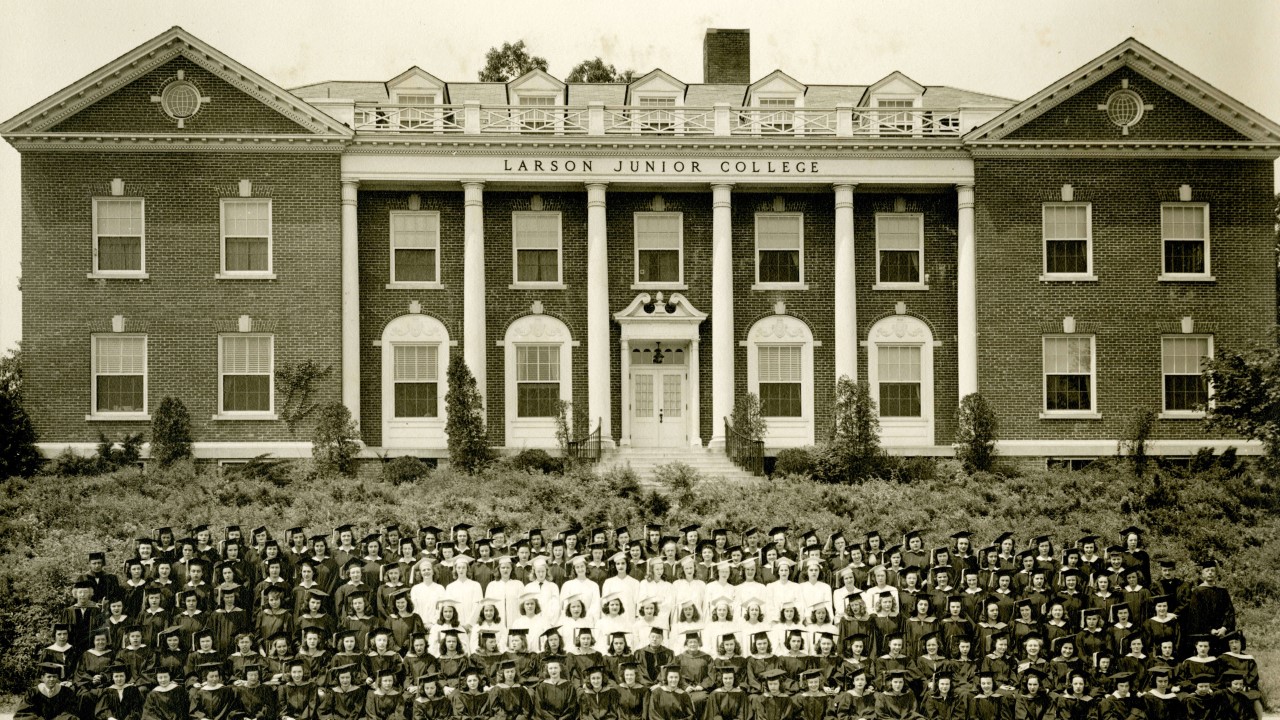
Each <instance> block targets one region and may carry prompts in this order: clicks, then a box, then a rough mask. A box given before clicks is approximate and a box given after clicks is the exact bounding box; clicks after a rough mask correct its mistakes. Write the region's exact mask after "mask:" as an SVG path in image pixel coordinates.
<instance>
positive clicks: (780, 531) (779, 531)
mask: <svg viewBox="0 0 1280 720" xmlns="http://www.w3.org/2000/svg"><path fill="white" fill-rule="evenodd" d="M790 529H791V528H789V527H787V526H786V525H778V526H776V527H772V528H770V529H769V537H774V536H776V535H786V534H787V531H788V530H790Z"/></svg>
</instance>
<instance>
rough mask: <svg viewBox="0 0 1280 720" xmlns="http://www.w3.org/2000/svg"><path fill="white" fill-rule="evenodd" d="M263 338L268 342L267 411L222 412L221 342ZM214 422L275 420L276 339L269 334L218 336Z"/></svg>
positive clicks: (227, 334) (226, 334)
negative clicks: (216, 396)
mask: <svg viewBox="0 0 1280 720" xmlns="http://www.w3.org/2000/svg"><path fill="white" fill-rule="evenodd" d="M249 337H265V338H267V339H268V340H269V341H270V347H271V369H270V370H269V371H268V372H267V409H266V410H265V411H264V410H223V409H222V408H223V404H222V403H223V397H222V392H223V387H224V383H223V377H224V376H225V375H226V373H225V372H224V371H223V340H224V339H227V338H249ZM213 419H214V420H276V419H277V416H276V337H275V335H273V334H271V333H222V334H220V335H218V412H217V414H215V415H214V416H213Z"/></svg>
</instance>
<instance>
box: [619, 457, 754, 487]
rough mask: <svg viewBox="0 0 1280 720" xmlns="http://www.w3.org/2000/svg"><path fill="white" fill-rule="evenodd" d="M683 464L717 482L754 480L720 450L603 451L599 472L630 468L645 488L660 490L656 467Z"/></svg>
mask: <svg viewBox="0 0 1280 720" xmlns="http://www.w3.org/2000/svg"><path fill="white" fill-rule="evenodd" d="M672 463H683V464H685V465H688V466H689V467H691V468H693V469H694V470H695V471H696V472H697V473H698V474H699V475H701V476H702V477H704V478H707V479H716V480H717V481H731V482H745V481H750V480H753V479H755V476H754V475H752V474H751V473H749V472H747V471H745V470H743V469H742V468H740V467H738V466H737V465H736V464H734V462H733V461H732V460H730V459H729V458H728V456H726V455H725V454H724V453H723V452H721V451H719V450H701V449H696V448H688V449H683V448H682V449H671V448H617V449H613V450H608V451H606V452H605V453H604V454H603V456H602V457H601V458H600V467H601V468H611V467H630V468H631V470H632V472H634V473H635V474H636V476H637V477H638V478H639V479H640V483H641V485H643V486H646V487H659V486H660V483H659V482H658V481H657V479H656V478H655V471H656V470H657V468H658V467H660V466H663V465H669V464H672Z"/></svg>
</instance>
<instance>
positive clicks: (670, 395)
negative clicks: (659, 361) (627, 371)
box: [631, 365, 689, 447]
mask: <svg viewBox="0 0 1280 720" xmlns="http://www.w3.org/2000/svg"><path fill="white" fill-rule="evenodd" d="M688 415H689V368H688V366H687V365H685V366H680V365H670V366H662V365H649V366H643V365H641V366H639V367H637V366H632V368H631V444H632V446H634V447H681V446H687V445H688V444H689V419H688Z"/></svg>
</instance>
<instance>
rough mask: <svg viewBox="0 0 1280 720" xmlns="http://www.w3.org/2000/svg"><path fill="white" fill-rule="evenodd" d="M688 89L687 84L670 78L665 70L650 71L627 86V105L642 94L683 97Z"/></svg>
mask: <svg viewBox="0 0 1280 720" xmlns="http://www.w3.org/2000/svg"><path fill="white" fill-rule="evenodd" d="M688 87H689V86H688V85H687V84H685V83H683V82H680V81H679V80H677V79H676V78H674V77H672V76H671V75H670V74H669V73H667V72H666V71H665V70H652V71H650V72H649V73H646V74H645V75H643V76H641V77H639V78H636V79H635V80H633V81H632V82H631V83H630V84H629V85H627V103H628V104H630V103H631V102H632V98H633V97H636V96H637V95H639V94H642V93H655V94H660V95H671V96H673V97H684V93H685V90H686V89H687V88H688Z"/></svg>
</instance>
